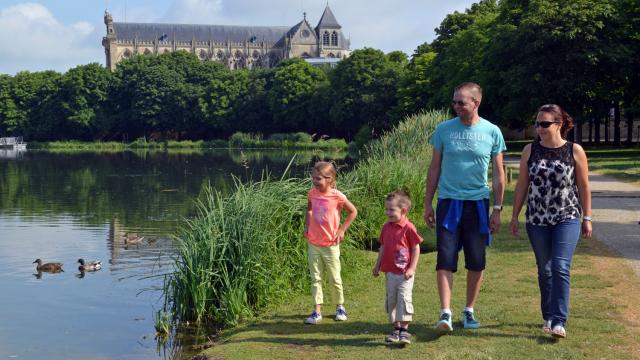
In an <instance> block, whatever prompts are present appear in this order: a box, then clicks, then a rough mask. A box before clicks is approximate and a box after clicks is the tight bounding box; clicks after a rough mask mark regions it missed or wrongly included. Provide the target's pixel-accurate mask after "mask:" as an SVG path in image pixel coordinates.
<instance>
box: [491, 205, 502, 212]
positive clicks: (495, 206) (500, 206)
mask: <svg viewBox="0 0 640 360" xmlns="http://www.w3.org/2000/svg"><path fill="white" fill-rule="evenodd" d="M493 210H498V211H502V205H493Z"/></svg>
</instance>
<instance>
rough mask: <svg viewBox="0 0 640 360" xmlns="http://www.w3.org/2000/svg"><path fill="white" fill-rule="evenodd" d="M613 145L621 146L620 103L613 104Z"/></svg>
mask: <svg viewBox="0 0 640 360" xmlns="http://www.w3.org/2000/svg"><path fill="white" fill-rule="evenodd" d="M613 111H614V113H613V144H614V145H615V146H620V102H619V101H618V100H616V101H615V102H614V103H613Z"/></svg>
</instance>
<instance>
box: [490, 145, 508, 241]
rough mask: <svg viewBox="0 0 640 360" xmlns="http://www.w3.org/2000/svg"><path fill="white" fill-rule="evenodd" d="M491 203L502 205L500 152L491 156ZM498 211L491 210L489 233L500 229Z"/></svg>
mask: <svg viewBox="0 0 640 360" xmlns="http://www.w3.org/2000/svg"><path fill="white" fill-rule="evenodd" d="M492 174H493V176H492V177H493V181H492V184H493V204H494V205H502V200H503V198H504V185H505V178H504V167H503V162H502V153H498V154H496V155H494V156H493V169H492ZM500 212H501V210H498V209H493V211H492V212H491V220H490V225H489V227H490V229H491V233H492V234H495V233H497V232H498V231H500Z"/></svg>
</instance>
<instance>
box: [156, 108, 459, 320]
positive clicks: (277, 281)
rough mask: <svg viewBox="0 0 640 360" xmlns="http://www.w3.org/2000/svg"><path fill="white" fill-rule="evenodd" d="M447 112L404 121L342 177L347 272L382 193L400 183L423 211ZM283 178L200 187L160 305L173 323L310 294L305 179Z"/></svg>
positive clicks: (374, 224) (255, 309) (374, 230)
mask: <svg viewBox="0 0 640 360" xmlns="http://www.w3.org/2000/svg"><path fill="white" fill-rule="evenodd" d="M446 116H447V114H446V113H445V112H441V111H431V112H423V113H420V114H417V115H415V116H411V117H408V118H407V119H406V120H405V121H404V122H403V123H401V124H399V125H398V126H397V127H396V128H395V129H393V130H392V131H390V132H389V133H387V134H385V135H384V136H383V137H382V138H381V139H379V140H377V141H375V142H373V143H372V144H371V145H370V146H369V147H368V148H367V150H366V158H365V159H363V160H362V161H361V162H359V163H358V164H357V165H356V167H355V169H354V170H353V171H351V172H348V173H345V174H341V175H340V176H339V178H338V188H339V189H340V190H341V191H343V192H344V193H345V194H346V195H347V197H349V199H350V200H351V201H352V202H353V203H354V204H355V205H356V207H357V208H358V210H359V216H358V218H357V219H356V221H355V222H354V223H353V225H352V227H351V229H349V231H348V232H347V237H346V238H345V242H344V243H343V246H342V254H343V257H342V258H343V268H344V269H345V272H348V271H349V268H350V267H353V266H359V265H361V264H362V262H361V261H359V260H358V258H357V256H358V255H354V254H357V252H354V251H350V249H351V248H353V247H354V246H357V247H363V246H366V245H367V244H369V243H370V242H371V241H372V239H375V238H376V237H377V235H378V232H379V229H380V226H381V224H382V223H383V222H384V213H383V211H382V209H383V207H382V204H383V201H384V196H385V195H386V194H387V193H388V192H390V191H392V190H395V189H398V188H404V189H407V190H408V191H409V192H410V193H411V194H412V196H413V198H414V203H415V204H416V205H420V207H421V202H422V201H421V200H422V199H421V197H422V194H423V193H424V181H425V179H424V178H425V174H426V166H427V164H428V161H429V159H430V157H431V152H430V145H429V137H430V135H431V134H432V133H433V130H434V129H435V126H436V125H437V123H438V122H440V121H441V120H442V119H444V118H446ZM293 161H294V159H292V162H293ZM284 177H285V176H284V175H283V178H281V179H275V180H274V179H268V178H266V177H265V180H263V181H259V182H249V183H241V182H239V181H236V182H235V185H234V188H233V191H232V192H231V193H227V195H223V194H222V193H220V192H218V191H216V190H214V189H211V187H208V188H206V189H205V191H204V192H203V196H202V197H201V198H200V199H199V200H198V215H197V216H196V217H195V218H194V219H191V220H187V221H186V223H185V225H184V227H183V228H182V230H181V231H180V232H179V234H178V236H177V241H178V243H179V253H178V255H177V257H176V262H175V272H174V273H172V274H171V275H169V278H168V280H167V282H166V285H165V289H164V290H165V303H166V304H168V305H167V309H165V310H166V311H167V312H172V313H173V314H174V318H175V320H176V321H195V322H197V323H203V322H206V323H215V324H217V325H222V326H232V325H234V324H236V323H237V322H238V321H239V320H240V319H242V318H246V317H250V316H254V315H256V314H258V313H259V311H260V310H261V309H263V308H264V307H265V306H266V305H268V304H271V303H273V302H281V301H284V300H286V299H288V298H290V297H291V296H292V295H293V294H295V293H299V292H300V291H307V290H308V274H307V272H308V270H307V260H306V248H307V243H306V240H305V239H304V238H303V237H302V233H303V228H304V215H305V211H306V207H307V198H306V194H307V192H308V190H309V189H310V188H311V181H310V179H284Z"/></svg>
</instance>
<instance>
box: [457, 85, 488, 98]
mask: <svg viewBox="0 0 640 360" xmlns="http://www.w3.org/2000/svg"><path fill="white" fill-rule="evenodd" d="M460 90H467V91H468V92H470V93H471V97H472V98H473V100H477V101H481V100H482V88H481V87H480V85H478V84H476V83H474V82H463V83H462V84H460V85H458V86H456V88H455V89H454V91H453V92H454V93H457V92H458V91H460Z"/></svg>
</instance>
